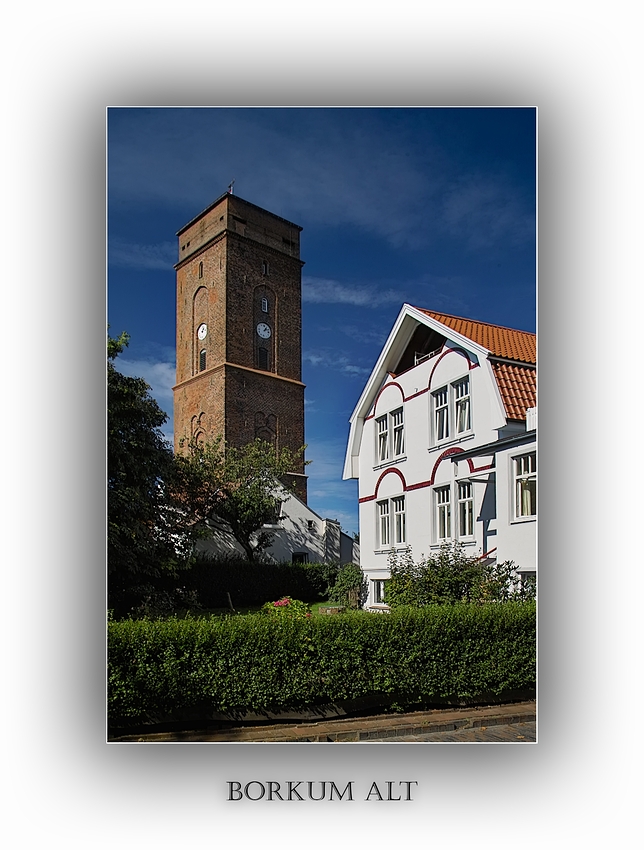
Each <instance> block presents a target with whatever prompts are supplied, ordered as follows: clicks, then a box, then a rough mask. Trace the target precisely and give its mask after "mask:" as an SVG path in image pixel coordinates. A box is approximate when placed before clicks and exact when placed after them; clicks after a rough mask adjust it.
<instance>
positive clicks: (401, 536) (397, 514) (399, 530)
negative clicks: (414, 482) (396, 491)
mask: <svg viewBox="0 0 644 850" xmlns="http://www.w3.org/2000/svg"><path fill="white" fill-rule="evenodd" d="M391 507H392V510H391V511H390V513H391V519H392V525H393V528H392V531H393V535H392V537H393V541H394V543H395V545H396V546H403V545H404V544H405V543H407V520H406V518H405V497H404V496H394V498H393V499H392V500H391Z"/></svg>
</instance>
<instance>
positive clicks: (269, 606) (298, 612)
mask: <svg viewBox="0 0 644 850" xmlns="http://www.w3.org/2000/svg"><path fill="white" fill-rule="evenodd" d="M262 613H264V614H268V615H269V616H272V617H291V618H292V619H298V620H302V619H306V618H307V617H310V616H311V611H310V610H309V606H308V605H307V604H306V602H300V600H299V599H291V597H290V596H283V597H282V598H281V599H278V600H277V602H266V604H265V605H262Z"/></svg>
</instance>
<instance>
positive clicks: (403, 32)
mask: <svg viewBox="0 0 644 850" xmlns="http://www.w3.org/2000/svg"><path fill="white" fill-rule="evenodd" d="M418 8H419V7H418V6H417V4H406V3H403V4H398V5H397V6H396V7H395V8H392V7H390V6H387V7H385V6H383V5H379V4H375V5H373V6H372V7H370V9H369V12H368V13H367V12H365V9H364V6H363V5H362V4H355V5H350V4H343V5H342V6H340V5H339V4H333V3H330V4H324V5H322V4H317V5H314V4H313V5H311V4H309V5H308V6H307V7H304V6H302V5H301V4H298V5H296V4H294V3H273V4H264V5H262V6H259V5H253V4H246V6H245V8H244V12H243V14H240V10H238V9H236V8H232V7H228V8H223V7H221V6H213V5H212V4H205V3H197V4H193V5H192V6H190V7H171V8H169V9H166V8H165V7H159V6H158V4H154V5H153V4H151V3H134V4H127V5H126V4H124V3H120V2H116V3H113V4H111V5H110V7H109V10H108V9H107V8H105V9H104V8H103V7H98V8H97V9H96V10H92V11H87V10H85V8H84V7H83V8H80V7H78V6H76V5H72V4H65V3H63V4H62V5H61V4H58V6H57V7H56V8H55V10H54V9H53V8H50V7H46V6H44V5H42V6H40V7H38V6H37V7H36V8H34V7H29V8H28V12H27V13H25V12H16V13H15V15H16V21H17V23H18V26H15V24H14V31H15V33H16V38H15V39H13V41H12V43H10V44H8V45H7V51H6V54H5V65H6V70H5V73H6V74H7V75H8V70H7V69H14V70H15V69H20V72H19V73H16V75H15V76H13V77H12V78H11V79H12V82H11V84H10V85H9V86H8V93H7V98H6V105H5V117H6V118H7V119H8V122H9V123H8V130H6V131H5V133H4V139H3V148H4V150H3V154H4V156H3V166H4V169H5V172H6V174H7V176H8V182H9V188H10V203H9V204H7V205H6V208H5V214H4V223H5V227H4V230H3V232H4V235H5V239H6V246H5V259H6V261H7V270H6V272H5V289H4V297H3V307H4V309H3V340H4V342H5V346H6V348H5V350H6V352H7V354H8V357H7V374H6V379H7V393H6V398H5V406H4V417H3V424H4V433H5V439H4V446H5V453H6V459H5V464H6V467H8V471H9V476H8V479H7V480H8V481H10V482H11V483H10V485H9V486H8V488H7V490H8V497H7V503H6V512H5V528H6V531H5V535H4V541H5V553H6V556H5V560H4V562H5V570H6V573H7V576H6V578H7V583H6V585H5V594H6V595H5V612H4V614H5V616H4V617H3V620H4V624H5V627H6V632H5V638H4V641H5V646H4V648H5V650H6V652H7V655H8V657H9V664H8V666H7V668H6V669H5V677H6V683H7V684H8V685H9V690H8V696H7V697H5V710H6V719H5V730H6V732H7V735H6V738H7V742H6V744H7V748H8V749H9V753H7V755H6V756H5V758H6V764H7V765H8V773H9V775H10V776H11V789H10V791H9V795H8V796H9V799H8V800H7V802H8V803H9V805H8V810H9V811H10V812H11V813H12V815H13V817H14V818H16V826H15V829H19V830H20V832H21V834H22V841H23V843H24V844H25V846H34V847H35V846H40V845H42V844H44V843H47V840H48V839H50V838H51V837H52V836H54V835H58V836H60V838H61V839H62V840H64V841H65V843H66V844H67V845H68V846H70V847H77V846H78V847H81V846H82V847H86V846H87V845H88V844H90V845H92V846H94V847H103V846H108V845H109V846H112V845H114V844H120V845H121V846H126V847H130V846H132V847H134V846H137V847H138V846H153V847H170V846H172V847H175V846H177V844H178V843H179V842H181V843H182V844H184V843H186V841H191V842H195V841H199V842H203V841H207V842H212V843H213V844H217V843H220V842H221V841H222V840H229V839H231V838H232V839H234V840H236V843H238V844H240V845H241V846H246V844H249V843H250V841H251V840H254V841H257V842H258V843H259V842H261V846H263V847H280V848H282V847H284V846H286V847H289V846H294V847H295V846H300V845H301V844H302V843H306V844H308V845H309V846H313V847H318V846H319V847H321V846H325V847H326V846H327V845H328V843H329V841H330V840H331V837H330V835H329V833H330V831H333V832H334V833H335V834H336V835H339V836H341V837H342V841H343V842H346V841H347V839H348V838H349V837H352V838H357V837H359V836H360V835H361V834H363V835H364V839H365V842H366V843H368V845H369V846H373V847H388V846H390V845H391V843H392V842H393V841H396V840H400V837H401V836H402V835H408V836H410V837H411V836H415V835H419V834H421V830H422V834H423V835H424V836H425V839H424V840H425V842H426V843H427V844H434V843H438V842H439V841H440V842H444V841H446V840H450V841H456V843H457V844H466V843H467V844H469V843H470V842H472V841H475V842H476V844H477V846H481V847H496V846H498V845H499V843H501V844H504V845H505V844H507V843H509V841H511V840H516V841H520V843H521V844H522V845H523V846H526V847H541V846H545V845H546V844H552V841H553V836H555V835H557V836H559V838H558V839H557V842H556V843H557V845H559V844H563V843H564V842H565V843H567V844H569V843H572V844H574V845H577V846H582V845H585V844H586V843H589V842H590V841H591V839H593V840H597V841H599V840H601V839H602V838H604V839H606V838H608V837H609V836H610V839H611V844H613V845H627V844H628V841H626V840H624V839H626V835H627V833H628V832H629V831H630V829H631V828H632V826H633V817H632V814H631V813H632V812H634V811H636V810H637V807H636V805H635V803H636V801H635V799H634V793H635V788H636V783H633V784H628V781H627V776H628V773H629V771H628V770H627V769H626V764H625V763H622V762H625V756H624V755H623V754H622V750H620V749H618V748H617V747H615V745H614V744H613V741H614V740H615V739H616V738H617V737H618V736H619V735H620V733H622V727H619V728H618V729H616V728H614V727H611V726H609V725H608V723H607V721H608V719H609V718H611V717H612V716H616V712H615V708H616V706H615V702H614V700H615V698H616V696H617V695H623V694H625V693H628V694H634V693H635V692H634V691H633V690H632V687H633V683H634V676H633V673H634V671H635V670H636V669H639V666H638V665H636V664H634V663H633V658H632V652H633V647H634V646H637V641H636V638H637V635H636V632H635V628H634V626H633V625H631V620H630V616H632V615H631V614H630V612H629V611H628V608H627V607H626V603H627V602H628V601H630V600H631V599H634V600H638V599H639V596H640V594H638V590H639V589H640V585H641V579H640V578H639V576H638V575H635V576H633V578H632V581H631V580H630V579H629V587H628V592H627V593H625V588H624V587H623V586H622V582H623V580H624V575H625V572H626V571H627V569H628V565H629V564H632V563H633V550H631V548H630V540H629V529H628V528H627V527H626V526H625V524H624V522H623V519H622V514H621V513H618V512H617V510H616V507H615V505H616V502H615V501H612V500H608V501H609V502H610V504H608V505H607V504H606V500H605V499H604V495H605V494H606V493H607V492H610V493H620V494H622V493H623V492H624V484H623V483H622V482H621V480H620V476H619V473H620V472H621V470H622V469H623V468H624V467H625V464H627V463H630V462H631V461H630V460H628V461H624V460H622V459H621V458H620V457H618V456H617V449H618V446H616V445H615V444H614V442H611V441H610V438H611V437H612V434H608V433H607V432H606V429H605V428H602V427H600V426H601V424H602V421H601V417H599V416H596V415H595V413H596V412H597V411H599V410H600V405H599V400H600V398H602V399H603V403H605V402H606V398H607V395H606V393H605V392H603V393H601V394H599V393H598V388H601V387H603V388H604V391H605V390H606V388H607V387H609V386H610V388H611V392H610V395H611V397H612V399H614V400H615V404H618V402H619V400H620V399H625V398H627V397H630V396H628V393H629V391H631V389H632V387H633V386H634V387H637V385H638V382H637V381H633V380H632V378H631V375H632V373H633V368H634V364H635V362H636V361H635V359H634V351H633V350H632V349H633V342H632V340H633V339H634V338H638V336H637V335H636V334H635V328H634V327H633V326H632V325H633V320H634V319H635V317H636V316H637V317H638V318H639V317H640V316H641V311H640V310H639V309H638V308H640V307H641V270H640V268H639V264H638V266H635V257H634V253H635V250H636V246H638V244H639V239H640V237H641V233H642V213H641V206H640V205H639V202H638V201H637V200H636V193H635V192H632V190H631V187H632V186H633V185H640V186H641V176H642V173H641V164H640V155H641V152H640V150H639V146H638V138H640V139H641V134H640V133H638V132H637V127H636V125H635V117H636V115H637V110H638V107H637V104H638V103H639V100H640V91H639V82H638V81H639V80H641V78H642V68H641V59H640V56H641V49H640V44H639V39H638V37H637V34H638V32H639V26H638V23H637V21H636V19H635V14H634V13H635V6H634V5H632V4H629V3H625V2H617V3H613V4H611V5H610V6H605V7H604V6H600V5H596V6H594V7H592V8H590V7H583V6H581V5H580V4H576V3H557V4H555V3H552V2H545V3H540V4H533V3H524V4H520V5H518V4H513V3H500V2H497V3H494V2H492V3H487V4H483V5H482V4H479V3H471V2H461V3H459V2H456V3H453V4H450V5H449V6H448V7H441V8H438V7H436V6H434V5H428V6H427V7H425V9H424V11H420V12H419V11H418ZM340 13H341V14H340ZM26 14H28V15H29V18H28V19H27V17H26ZM20 15H24V16H25V17H24V18H23V19H22V27H21V26H20V23H21V20H20ZM20 32H23V33H24V34H25V35H26V34H27V33H28V35H29V39H28V56H29V62H25V49H26V45H25V41H24V39H22V38H18V37H17V35H18V34H19V33H20ZM19 45H20V47H19ZM8 78H9V76H7V79H8ZM636 85H637V88H636ZM184 103H185V104H188V105H197V104H212V105H224V104H232V105H245V104H249V105H255V104H257V105H273V104H276V105H288V104H292V105H299V104H302V105H315V104H335V105H343V104H346V105H369V104H377V105H518V106H522V105H530V106H532V105H534V106H537V107H538V110H539V133H540V138H539V151H540V171H539V175H540V181H539V182H540V185H539V219H540V221H539V227H540V230H539V246H540V248H539V250H540V254H539V276H540V285H539V327H538V330H539V346H540V348H539V356H540V361H539V363H540V366H539V369H540V377H539V380H540V409H539V416H540V458H541V461H540V490H541V493H540V500H541V503H542V504H543V505H545V507H544V510H543V511H542V513H541V517H540V523H541V535H540V573H541V576H543V577H544V578H542V581H541V586H540V624H539V628H540V672H539V688H540V690H539V696H540V706H539V720H540V742H539V744H538V745H536V746H534V747H533V746H527V745H526V746H494V747H491V746H463V745H461V746H456V747H454V746H452V747H449V746H439V747H426V746H419V745H412V746H409V747H405V746H401V745H369V746H366V745H341V746H338V745H319V746H318V745H316V746H315V747H314V748H312V747H311V746H310V745H304V746H300V745H295V746H286V747H284V746H280V747H275V746H270V745H250V746H244V747H230V746H225V747H221V746H216V745H209V746H204V745H193V746H170V747H161V746H153V747H144V746H141V745H139V746H134V747H125V746H123V747H109V746H107V745H106V744H104V743H103V740H104V726H103V702H104V692H103V679H104V669H103V667H102V659H103V652H104V650H103V623H102V619H101V606H102V600H103V553H104V543H103V537H104V531H103V523H104V495H103V489H102V488H103V483H102V482H103V477H104V449H103V445H104V402H103V397H104V390H103V386H102V382H101V375H102V370H103V365H104V339H105V329H104V320H105V310H104V303H105V302H104V298H105V294H104V220H105V219H104V117H105V107H106V106H107V105H126V104H137V105H139V104H140V105H147V104H150V105H154V104H157V105H165V104H184ZM636 281H637V285H636ZM627 381H628V383H627ZM601 409H603V408H601ZM624 415H625V414H624ZM615 421H616V422H619V423H623V421H624V420H623V418H620V417H619V416H617V418H616V420H615ZM604 424H605V420H604ZM620 427H621V425H620ZM571 434H574V443H573V442H572V441H571V440H570V436H571ZM627 445H628V444H627V443H626V444H625V447H626V446H627ZM620 446H621V444H620ZM571 479H572V484H571ZM632 489H633V488H629V493H631V494H632ZM639 489H641V488H639ZM631 498H635V499H639V502H638V503H637V504H636V505H633V506H632V507H633V510H632V515H633V516H636V517H639V516H641V510H638V508H639V507H640V503H641V495H636V496H634V497H633V496H632V495H631ZM600 512H601V514H600ZM600 515H601V516H602V518H603V522H604V523H608V524H609V526H610V527H612V528H616V529H617V528H619V529H623V533H621V534H618V535H616V536H615V537H613V538H612V539H611V540H610V542H609V544H606V543H604V541H603V540H598V539H597V537H596V535H595V534H594V533H593V532H594V531H595V528H596V527H597V524H598V521H599V517H600ZM627 546H628V547H629V548H628V549H627ZM623 707H624V706H623V704H620V705H619V708H623ZM622 734H623V733H622ZM630 749H631V748H630V747H629V750H630ZM300 776H303V777H304V778H305V779H312V780H321V779H328V780H333V781H335V782H336V784H340V783H346V781H349V780H353V781H354V782H356V783H359V784H360V785H361V786H363V785H364V784H365V783H370V782H371V781H372V780H376V781H386V780H418V781H419V782H420V785H419V792H418V795H417V802H411V803H373V802H369V803H366V802H354V803H344V802H343V803H328V804H324V806H325V808H324V809H323V810H322V814H321V815H320V814H317V812H318V810H313V811H315V812H316V814H317V816H316V817H315V818H313V817H311V815H312V814H313V811H312V810H311V805H313V804H308V803H307V804H303V805H302V807H301V808H300V809H297V808H296V807H294V809H288V810H286V809H284V808H281V807H280V806H279V805H278V806H275V805H274V804H268V803H262V802H258V803H254V804H250V803H248V804H243V808H238V807H237V806H236V804H233V803H227V802H226V800H225V796H226V788H225V783H226V781H228V780H234V779H245V780H246V781H248V780H249V779H258V780H262V779H264V780H269V779H274V780H276V781H280V780H282V781H287V780H289V779H297V778H298V777H300ZM320 805H323V804H322V803H320ZM373 805H376V806H377V810H376V812H375V813H373V814H369V811H370V810H369V809H365V806H373ZM249 806H252V808H250V809H249Z"/></svg>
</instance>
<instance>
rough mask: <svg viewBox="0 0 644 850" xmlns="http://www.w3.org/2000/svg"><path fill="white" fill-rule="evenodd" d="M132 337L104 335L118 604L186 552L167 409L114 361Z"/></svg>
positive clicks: (113, 585) (111, 551) (113, 582)
mask: <svg viewBox="0 0 644 850" xmlns="http://www.w3.org/2000/svg"><path fill="white" fill-rule="evenodd" d="M128 341H129V337H128V336H127V334H121V335H120V336H119V338H118V339H111V338H108V341H107V357H108V360H107V409H108V431H107V464H108V482H107V495H108V531H107V546H108V570H109V582H108V589H109V599H110V602H109V604H110V607H115V608H117V609H122V608H123V607H125V608H127V607H129V605H130V604H131V603H132V602H133V601H134V600H136V599H138V598H140V596H141V592H142V590H141V589H142V588H144V587H148V588H149V587H151V586H152V584H153V583H154V581H155V580H156V579H158V578H159V577H160V576H162V575H163V574H165V573H168V572H173V571H174V570H176V569H177V567H178V566H179V565H180V564H181V562H182V560H183V559H185V556H186V549H183V550H182V546H181V543H182V539H181V538H180V537H178V536H177V535H176V527H175V520H174V506H173V503H172V499H171V498H170V497H169V496H168V491H167V488H166V486H165V482H166V481H167V479H168V477H169V476H170V474H171V470H172V464H173V454H172V449H171V447H170V446H169V444H168V443H167V441H166V440H165V438H164V436H163V434H162V432H161V430H160V428H161V426H162V425H163V424H164V422H165V421H166V419H167V416H166V414H165V413H164V412H163V411H162V410H161V408H160V407H159V406H158V405H157V403H156V401H154V399H153V398H152V397H151V396H150V393H149V390H150V388H149V386H148V385H147V384H146V383H145V381H143V380H142V379H141V378H129V377H126V376H125V375H122V374H121V373H120V372H119V371H118V370H117V369H116V367H115V365H114V361H115V359H116V358H117V356H118V355H119V354H120V353H121V352H122V351H123V348H124V347H125V346H126V345H127V344H128Z"/></svg>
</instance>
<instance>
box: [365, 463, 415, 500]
mask: <svg viewBox="0 0 644 850" xmlns="http://www.w3.org/2000/svg"><path fill="white" fill-rule="evenodd" d="M392 472H395V473H396V475H397V476H398V477H399V478H400V480H401V481H402V489H403V493H406V492H407V490H408V489H409V487H407V482H406V481H405V476H404V475H403V474H402V472H401V471H400V470H399V469H396V467H395V466H390V467H389V469H385V471H384V472H383V473H382V474H381V476H380V478H379V479H378V481H377V482H376V489H375V492H374V494H373V496H363V497H362V498H361V499H358V504H361V503H362V502H371V501H373V500H374V499H377V498H378V489H379V487H380V482H381V481H382V479H383V478H384V477H385V476H386V475H389V474H390V473H392Z"/></svg>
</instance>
